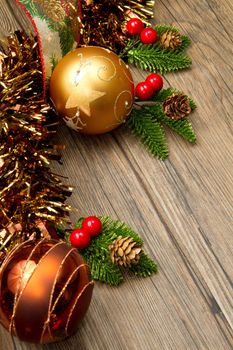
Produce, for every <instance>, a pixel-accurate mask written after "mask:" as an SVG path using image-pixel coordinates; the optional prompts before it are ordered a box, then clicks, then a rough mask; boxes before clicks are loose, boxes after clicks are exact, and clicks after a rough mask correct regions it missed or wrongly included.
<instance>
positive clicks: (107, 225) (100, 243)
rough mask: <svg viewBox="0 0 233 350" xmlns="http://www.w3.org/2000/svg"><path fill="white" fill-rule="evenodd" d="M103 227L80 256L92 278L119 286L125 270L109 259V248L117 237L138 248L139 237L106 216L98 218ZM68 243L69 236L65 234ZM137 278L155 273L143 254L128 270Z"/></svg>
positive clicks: (122, 224) (121, 223) (120, 223)
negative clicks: (125, 239) (129, 241)
mask: <svg viewBox="0 0 233 350" xmlns="http://www.w3.org/2000/svg"><path fill="white" fill-rule="evenodd" d="M100 220H101V222H102V225H103V230H102V233H101V234H100V235H99V236H98V237H95V238H93V239H92V240H91V243H90V245H89V247H88V248H86V249H82V250H80V254H81V255H82V256H83V258H84V259H85V260H86V262H87V263H88V265H89V266H90V270H91V275H92V278H93V279H95V280H98V281H100V282H103V283H107V284H110V285H113V286H117V285H119V284H120V283H121V282H122V281H123V280H124V270H127V269H125V268H122V267H119V266H118V265H116V264H114V263H113V262H112V260H111V257H110V251H109V246H110V245H111V244H112V243H113V241H114V240H115V239H117V238H119V236H122V237H132V238H133V240H134V241H135V242H137V243H138V244H139V245H140V246H142V245H143V240H142V239H141V237H140V236H139V235H138V234H137V233H136V232H135V231H134V230H132V229H131V228H130V227H128V226H127V225H126V224H125V223H124V222H121V221H119V220H112V219H111V218H109V217H107V216H103V217H100ZM82 221H83V218H80V219H79V221H78V222H77V224H76V225H75V226H76V228H79V227H81V226H82ZM66 240H67V241H69V234H66ZM128 271H131V272H133V273H134V274H135V275H137V276H141V277H147V276H150V275H152V274H153V273H155V272H156V271H157V265H156V263H155V262H154V261H153V260H152V259H150V258H149V257H148V256H147V255H146V254H145V253H144V252H142V253H141V256H140V260H139V263H138V264H137V265H133V266H132V267H130V268H128Z"/></svg>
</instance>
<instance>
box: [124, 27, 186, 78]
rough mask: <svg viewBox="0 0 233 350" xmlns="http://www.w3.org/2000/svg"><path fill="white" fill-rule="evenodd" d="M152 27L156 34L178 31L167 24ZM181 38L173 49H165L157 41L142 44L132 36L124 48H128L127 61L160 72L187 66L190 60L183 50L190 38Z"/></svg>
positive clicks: (172, 70)
mask: <svg viewBox="0 0 233 350" xmlns="http://www.w3.org/2000/svg"><path fill="white" fill-rule="evenodd" d="M154 28H155V29H156V31H157V33H158V36H160V35H161V34H162V33H164V32H166V31H168V30H172V31H175V32H179V30H178V29H177V28H175V27H173V26H168V25H157V26H155V27H154ZM181 38H182V45H181V46H180V47H178V48H176V49H173V50H171V49H169V48H168V49H165V48H164V47H163V46H162V45H161V44H160V42H159V41H157V42H156V43H155V44H153V45H144V44H143V43H139V44H138V43H137V42H138V40H137V39H136V38H133V39H132V40H130V41H129V43H128V45H127V49H126V51H127V50H128V52H127V56H128V57H127V59H128V62H129V63H130V64H134V65H135V66H136V67H137V68H141V69H143V70H146V71H151V72H160V73H161V74H165V73H168V72H174V71H177V70H181V69H186V68H189V67H190V66H191V64H192V60H191V59H190V58H189V57H188V56H187V55H186V54H185V51H186V50H187V48H188V47H189V46H190V44H191V40H190V39H189V37H188V36H182V37H181Z"/></svg>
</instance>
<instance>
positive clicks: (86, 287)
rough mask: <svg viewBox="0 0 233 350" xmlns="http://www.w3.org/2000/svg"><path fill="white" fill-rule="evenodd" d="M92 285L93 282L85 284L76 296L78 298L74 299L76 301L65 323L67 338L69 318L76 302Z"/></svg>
mask: <svg viewBox="0 0 233 350" xmlns="http://www.w3.org/2000/svg"><path fill="white" fill-rule="evenodd" d="M93 285H94V282H93V281H90V282H89V283H87V284H86V285H85V286H84V287H83V289H82V290H81V292H80V293H79V294H78V296H77V298H76V300H75V303H74V305H73V307H72V309H71V311H70V314H69V317H68V320H67V323H66V327H65V331H66V334H67V336H68V334H69V333H68V327H69V324H70V320H71V317H72V315H73V313H74V310H75V308H76V306H77V303H78V301H79V300H80V298H81V297H82V296H83V294H84V292H85V291H86V290H87V289H88V288H89V286H93Z"/></svg>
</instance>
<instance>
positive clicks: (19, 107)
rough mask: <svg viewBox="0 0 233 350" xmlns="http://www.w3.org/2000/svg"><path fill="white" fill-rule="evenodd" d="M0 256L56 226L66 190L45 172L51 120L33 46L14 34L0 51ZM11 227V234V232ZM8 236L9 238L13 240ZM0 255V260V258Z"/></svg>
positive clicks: (51, 154) (52, 153) (51, 151)
mask: <svg viewBox="0 0 233 350" xmlns="http://www.w3.org/2000/svg"><path fill="white" fill-rule="evenodd" d="M0 107H1V108H0V253H1V254H2V255H4V254H3V253H6V252H7V251H8V250H9V249H11V248H12V246H9V242H14V244H16V243H17V242H19V241H24V240H25V239H28V237H29V236H31V235H32V234H34V235H39V236H41V235H43V232H45V229H44V226H43V222H44V221H48V222H50V223H53V222H54V223H56V224H58V223H62V222H63V221H64V220H65V219H66V217H67V215H68V211H69V207H68V206H67V205H66V204H65V200H66V198H67V196H69V195H70V194H71V189H70V188H69V187H67V186H64V185H63V184H62V182H61V180H60V178H59V177H58V176H57V175H55V174H54V173H52V171H51V170H50V168H49V164H50V160H51V159H56V160H59V159H60V156H59V155H58V154H57V152H56V147H55V146H53V145H51V143H50V139H51V135H52V133H53V131H50V124H52V123H54V119H53V118H54V114H53V112H52V110H51V108H50V107H49V105H47V104H46V103H45V100H44V97H43V83H42V73H41V61H40V55H39V50H38V45H37V42H36V40H34V39H33V38H29V37H27V36H26V35H25V34H23V33H21V32H16V33H15V35H12V36H10V37H9V38H8V40H7V43H2V44H1V47H0ZM12 227H17V229H12ZM12 235H15V237H14V239H11V238H12ZM1 254H0V258H1Z"/></svg>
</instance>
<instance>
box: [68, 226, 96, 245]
mask: <svg viewBox="0 0 233 350" xmlns="http://www.w3.org/2000/svg"><path fill="white" fill-rule="evenodd" d="M90 242H91V236H90V233H89V232H88V231H87V230H86V229H85V228H83V227H82V228H76V229H75V230H74V231H73V232H72V233H71V235H70V243H71V245H72V246H73V247H75V248H77V249H84V248H87V247H88V246H89V244H90Z"/></svg>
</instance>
